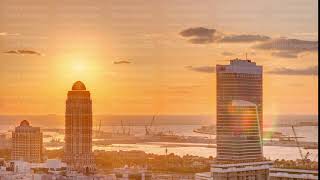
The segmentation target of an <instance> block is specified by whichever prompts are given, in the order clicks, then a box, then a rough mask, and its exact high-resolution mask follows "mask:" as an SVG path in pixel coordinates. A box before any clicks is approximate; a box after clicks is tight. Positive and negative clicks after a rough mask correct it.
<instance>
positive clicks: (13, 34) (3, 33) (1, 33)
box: [0, 32, 20, 36]
mask: <svg viewBox="0 0 320 180" xmlns="http://www.w3.org/2000/svg"><path fill="white" fill-rule="evenodd" d="M19 35H20V34H19V33H8V32H0V36H19Z"/></svg>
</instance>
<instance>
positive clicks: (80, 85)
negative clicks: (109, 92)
mask: <svg viewBox="0 0 320 180" xmlns="http://www.w3.org/2000/svg"><path fill="white" fill-rule="evenodd" d="M72 90H73V91H85V90H86V86H85V85H84V84H83V82H81V81H77V82H75V83H74V84H73V85H72Z"/></svg>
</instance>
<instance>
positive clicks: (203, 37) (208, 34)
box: [180, 27, 271, 44]
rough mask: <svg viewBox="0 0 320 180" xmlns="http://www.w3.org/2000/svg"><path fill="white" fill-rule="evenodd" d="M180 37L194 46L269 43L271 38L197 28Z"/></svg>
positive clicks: (183, 32)
mask: <svg viewBox="0 0 320 180" xmlns="http://www.w3.org/2000/svg"><path fill="white" fill-rule="evenodd" d="M180 35H181V36H183V37H185V38H189V39H188V41H189V42H191V43H193V44H210V43H218V42H219V43H251V42H258V41H267V40H270V39H271V38H270V37H269V36H265V35H259V34H232V35H228V34H225V33H223V32H220V31H217V30H216V29H210V28H204V27H195V28H188V29H185V30H183V31H181V32H180Z"/></svg>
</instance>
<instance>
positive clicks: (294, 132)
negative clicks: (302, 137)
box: [291, 126, 310, 163]
mask: <svg viewBox="0 0 320 180" xmlns="http://www.w3.org/2000/svg"><path fill="white" fill-rule="evenodd" d="M291 127H292V131H293V135H294V138H295V140H296V143H297V147H298V149H299V154H300V157H301V160H302V162H303V163H305V162H306V160H307V159H308V157H309V155H310V153H309V152H307V153H306V155H305V156H303V154H302V150H301V146H300V143H299V141H298V137H297V133H296V130H295V129H294V126H291Z"/></svg>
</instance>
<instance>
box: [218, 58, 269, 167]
mask: <svg viewBox="0 0 320 180" xmlns="http://www.w3.org/2000/svg"><path fill="white" fill-rule="evenodd" d="M216 71H217V123H216V124H217V157H216V161H217V162H221V163H223V162H233V163H238V162H245V161H258V160H262V158H263V153H262V134H263V133H262V132H263V120H262V118H263V114H262V113H263V112H262V102H263V101H262V66H257V65H256V63H254V62H252V61H251V60H240V59H234V60H231V61H230V65H217V66H216Z"/></svg>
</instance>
